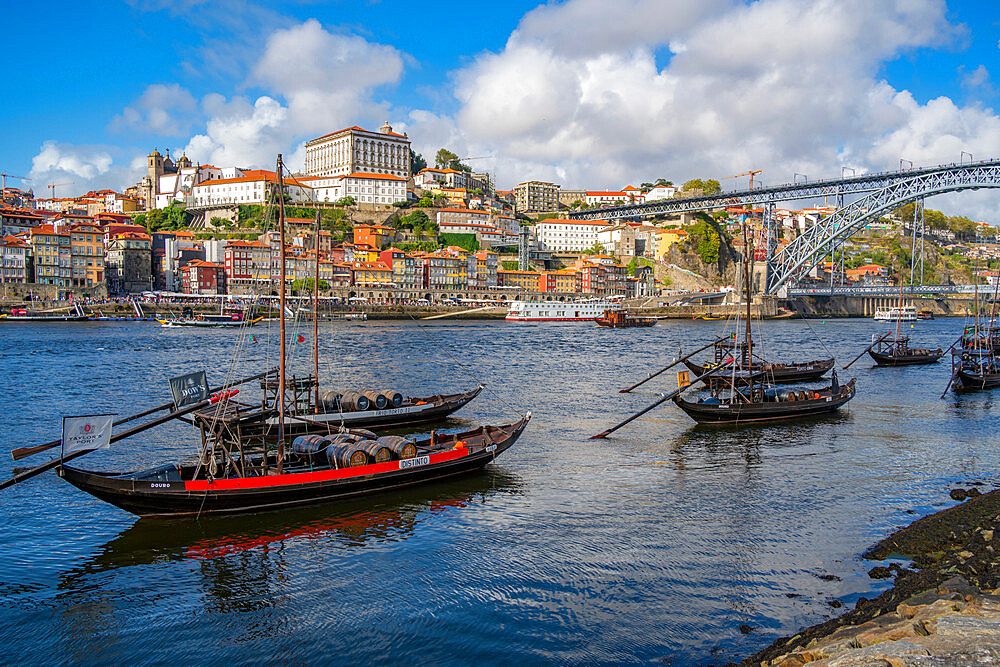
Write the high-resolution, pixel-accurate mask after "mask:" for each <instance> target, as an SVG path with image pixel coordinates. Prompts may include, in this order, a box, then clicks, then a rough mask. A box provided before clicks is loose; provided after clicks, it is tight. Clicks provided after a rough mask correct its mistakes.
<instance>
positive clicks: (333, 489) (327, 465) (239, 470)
mask: <svg viewBox="0 0 1000 667" xmlns="http://www.w3.org/2000/svg"><path fill="white" fill-rule="evenodd" d="M204 417H205V419H208V420H211V419H213V418H214V417H213V411H211V410H209V411H207V414H206V415H205V416H204ZM530 418H531V415H530V413H529V414H528V415H526V416H525V417H523V418H522V419H521V420H520V421H518V422H516V423H514V424H509V425H506V426H484V427H481V428H477V429H474V430H471V431H465V432H462V433H454V434H450V435H447V436H432V437H429V438H424V439H421V440H416V441H413V442H410V441H406V442H407V443H408V444H404V445H403V446H402V447H401V448H400V451H402V450H403V449H406V448H412V452H410V451H407V452H404V453H403V456H404V457H405V458H400V457H399V456H398V455H395V454H390V447H388V446H380V447H382V451H383V453H381V454H379V453H378V452H379V451H380V450H379V449H377V448H375V446H373V445H365V444H364V443H365V439H364V436H365V435H367V434H358V435H360V436H361V438H360V439H358V440H354V441H353V442H352V443H351V444H349V445H348V446H346V447H345V445H344V442H347V441H348V440H349V439H350V438H349V436H350V433H344V434H338V435H335V436H332V437H329V438H324V437H323V436H304V438H313V439H318V440H317V441H316V442H315V443H310V444H313V445H314V447H315V448H314V449H312V450H310V451H304V450H299V451H295V450H293V451H292V452H291V454H289V455H288V456H286V457H285V458H284V460H283V461H279V459H278V458H277V457H276V456H274V455H271V454H268V455H267V457H266V458H264V457H260V456H250V457H246V458H232V457H229V456H219V457H217V458H212V459H211V461H214V462H215V466H216V474H215V475H212V474H211V472H210V470H209V468H210V467H211V465H208V466H206V465H201V464H195V465H174V464H169V465H164V466H159V467H156V468H150V469H148V470H142V471H139V472H130V473H106V472H89V471H86V470H81V469H79V468H74V467H71V466H68V465H64V466H61V468H60V470H59V474H60V476H61V477H62V478H63V479H65V480H66V481H67V482H69V483H70V484H72V485H73V486H75V487H77V488H78V489H80V490H82V491H86V492H87V493H89V494H91V495H93V496H95V497H97V498H100V499H101V500H104V501H106V502H109V503H111V504H112V505H115V506H116V507H119V508H121V509H123V510H125V511H127V512H131V513H133V514H137V515H139V516H157V517H165V516H198V515H205V514H225V513H236V512H249V511H259V510H267V509H276V508H283V507H293V506H299V505H306V504H312V503H323V502H331V501H336V500H343V499H346V498H353V497H356V496H361V495H365V494H369V493H375V492H383V491H392V490H396V489H402V488H405V487H409V486H413V485H416V484H421V483H426V482H433V481H438V480H443V479H448V478H451V477H456V476H458V475H462V474H466V473H470V472H474V471H476V470H479V469H481V468H483V466H485V465H486V464H487V463H489V462H490V461H493V460H494V459H495V458H496V457H497V456H499V455H500V454H502V453H503V452H505V451H506V450H507V449H508V448H509V447H510V446H511V445H513V444H514V442H515V441H516V440H517V438H518V437H519V436H520V435H521V432H522V431H524V428H525V426H527V424H528V420H529V419H530ZM338 439H339V441H338ZM399 440H403V439H402V438H399ZM367 442H378V440H375V441H372V440H368V441H367ZM386 442H388V441H386ZM335 447H336V448H338V449H339V451H338V453H336V454H335V453H333V450H332V448H335ZM365 447H373V448H374V449H375V452H376V453H375V454H374V456H372V455H370V454H368V453H367V452H366V451H365ZM348 450H349V451H348ZM338 460H339V461H342V462H343V463H346V465H341V466H339V467H337V466H336V464H335V463H331V461H333V462H337V461H338ZM357 461H363V463H360V464H357V463H356V462H357Z"/></svg>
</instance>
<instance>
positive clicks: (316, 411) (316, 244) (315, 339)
mask: <svg viewBox="0 0 1000 667" xmlns="http://www.w3.org/2000/svg"><path fill="white" fill-rule="evenodd" d="M313 251H314V252H315V253H316V275H315V276H314V277H313V377H315V379H316V387H315V400H314V401H313V413H314V414H319V204H318V203H317V204H316V231H315V233H314V234H313Z"/></svg>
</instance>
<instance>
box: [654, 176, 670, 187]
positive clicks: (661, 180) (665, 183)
mask: <svg viewBox="0 0 1000 667" xmlns="http://www.w3.org/2000/svg"><path fill="white" fill-rule="evenodd" d="M655 185H663V186H666V187H668V188H669V187H673V185H674V182H673V181H668V180H667V179H665V178H658V179H656V183H655Z"/></svg>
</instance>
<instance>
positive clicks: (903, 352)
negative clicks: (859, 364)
mask: <svg viewBox="0 0 1000 667" xmlns="http://www.w3.org/2000/svg"><path fill="white" fill-rule="evenodd" d="M868 354H869V355H870V356H871V358H872V359H874V360H875V363H876V365H878V366H916V365H919V364H933V363H934V362H936V361H937V360H938V359H940V358H941V357H943V356H944V350H942V349H941V348H940V347H939V348H936V349H933V350H930V349H926V348H921V347H910V339H909V337H908V336H902V337H899V338H893V339H891V340H879V341H876V342H875V344H874V346H873V347H870V348H868Z"/></svg>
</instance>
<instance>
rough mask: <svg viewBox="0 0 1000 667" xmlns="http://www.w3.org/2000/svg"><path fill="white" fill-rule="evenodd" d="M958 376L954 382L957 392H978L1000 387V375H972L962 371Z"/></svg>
mask: <svg viewBox="0 0 1000 667" xmlns="http://www.w3.org/2000/svg"><path fill="white" fill-rule="evenodd" d="M956 375H957V377H956V378H955V382H954V385H955V389H956V391H976V390H978V389H995V388H996V387H1000V373H971V372H969V371H965V370H960V371H958V373H957V374H956Z"/></svg>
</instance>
